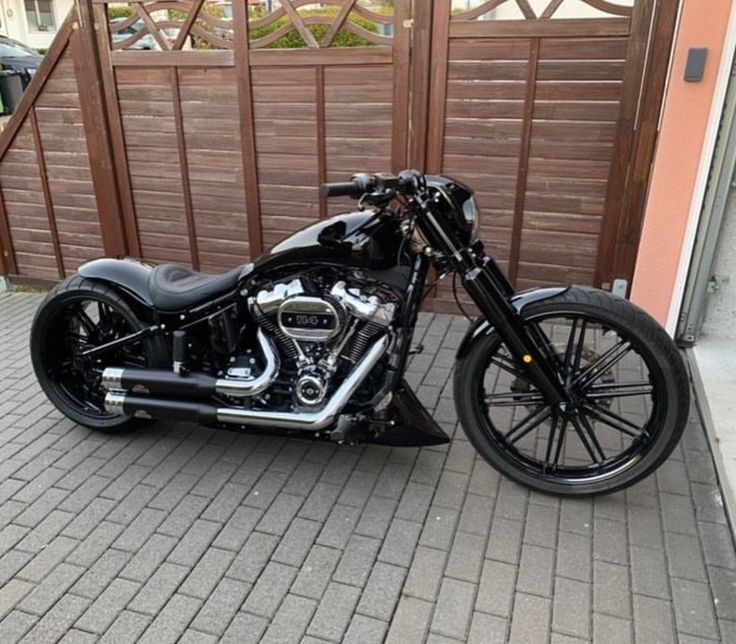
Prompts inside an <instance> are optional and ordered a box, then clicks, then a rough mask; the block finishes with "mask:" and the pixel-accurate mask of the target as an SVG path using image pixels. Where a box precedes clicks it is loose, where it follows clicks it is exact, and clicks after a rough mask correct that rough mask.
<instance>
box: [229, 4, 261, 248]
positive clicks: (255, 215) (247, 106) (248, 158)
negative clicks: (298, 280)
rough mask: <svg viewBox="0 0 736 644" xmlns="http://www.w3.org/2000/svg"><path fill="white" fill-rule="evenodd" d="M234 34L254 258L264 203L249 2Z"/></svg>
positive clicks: (237, 12) (239, 11)
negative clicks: (252, 69)
mask: <svg viewBox="0 0 736 644" xmlns="http://www.w3.org/2000/svg"><path fill="white" fill-rule="evenodd" d="M233 30H234V37H235V72H236V75H237V79H238V80H237V82H238V105H239V107H240V140H241V144H242V149H243V152H242V154H243V174H244V180H243V183H244V184H245V207H246V211H247V215H248V247H249V249H250V256H251V258H254V257H257V256H258V255H260V254H261V253H262V252H263V231H262V225H261V199H260V195H259V189H258V167H257V156H256V137H255V117H254V110H253V83H252V78H251V69H250V43H249V41H248V38H249V33H248V12H247V9H246V5H245V2H236V3H234V5H233Z"/></svg>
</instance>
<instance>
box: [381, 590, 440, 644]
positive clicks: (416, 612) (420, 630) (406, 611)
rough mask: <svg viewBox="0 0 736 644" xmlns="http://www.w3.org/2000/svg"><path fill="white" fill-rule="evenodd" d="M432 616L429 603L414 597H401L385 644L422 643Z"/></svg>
mask: <svg viewBox="0 0 736 644" xmlns="http://www.w3.org/2000/svg"><path fill="white" fill-rule="evenodd" d="M431 614H432V604H431V603H430V602H426V601H423V600H421V599H416V598H414V597H402V598H401V599H400V600H399V604H398V606H397V607H396V612H395V613H394V618H393V620H392V621H391V625H390V627H389V631H388V636H387V637H386V642H387V644H413V643H414V642H416V643H417V644H419V643H420V642H424V641H425V639H426V633H427V631H428V629H429V618H430V616H431Z"/></svg>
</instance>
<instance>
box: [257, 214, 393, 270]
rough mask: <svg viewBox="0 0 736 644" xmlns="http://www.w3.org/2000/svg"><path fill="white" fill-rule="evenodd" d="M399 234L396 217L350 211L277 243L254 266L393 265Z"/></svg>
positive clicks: (379, 266)
mask: <svg viewBox="0 0 736 644" xmlns="http://www.w3.org/2000/svg"><path fill="white" fill-rule="evenodd" d="M401 241H402V233H401V230H400V227H399V222H398V220H397V219H396V218H395V217H392V216H390V215H384V214H377V213H375V212H351V213H345V214H343V215H336V216H335V217H330V218H329V219H324V220H322V221H318V222H317V223H315V224H312V225H310V226H307V227H306V228H303V229H302V230H300V231H298V232H296V233H294V234H293V235H291V236H290V237H287V238H286V239H284V240H283V241H281V242H279V243H278V244H276V246H274V247H273V248H272V249H271V252H270V253H267V254H265V255H262V256H261V257H260V258H259V259H258V260H256V263H255V270H256V271H257V272H261V271H268V270H272V269H275V268H281V267H284V266H287V265H288V266H292V265H298V264H311V263H314V262H320V261H322V262H328V263H331V264H342V265H345V266H355V267H356V268H369V269H384V268H392V267H394V266H396V263H397V258H398V254H399V246H400V245H401Z"/></svg>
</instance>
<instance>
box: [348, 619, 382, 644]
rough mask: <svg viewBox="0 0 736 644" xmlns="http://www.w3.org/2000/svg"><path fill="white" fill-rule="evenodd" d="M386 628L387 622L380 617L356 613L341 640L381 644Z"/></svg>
mask: <svg viewBox="0 0 736 644" xmlns="http://www.w3.org/2000/svg"><path fill="white" fill-rule="evenodd" d="M387 628H388V624H387V623H386V622H384V621H381V620H380V619H374V618H372V617H366V616H365V615H359V614H357V613H356V614H355V615H353V619H352V621H351V622H350V626H349V627H348V630H347V632H346V633H345V637H344V638H343V640H342V641H343V643H344V644H381V643H382V642H383V641H384V638H385V635H386V629H387Z"/></svg>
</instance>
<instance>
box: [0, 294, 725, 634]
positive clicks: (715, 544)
mask: <svg viewBox="0 0 736 644" xmlns="http://www.w3.org/2000/svg"><path fill="white" fill-rule="evenodd" d="M38 302H39V296H38V295H29V294H9V295H4V296H0V619H1V620H2V621H0V642H2V643H3V644H7V643H9V642H14V641H16V640H18V639H19V638H23V640H24V641H28V642H44V643H46V642H54V641H56V640H59V639H63V641H64V642H92V641H95V640H97V639H98V638H101V641H103V642H114V643H115V644H119V643H121V642H126V641H134V640H137V639H140V641H143V642H153V643H156V644H162V643H165V642H173V641H175V640H177V639H178V638H181V640H180V641H182V642H213V641H216V640H217V639H218V638H222V640H223V641H226V642H237V643H238V644H241V643H243V642H249V641H257V640H258V639H260V638H262V640H263V641H267V642H289V641H299V640H301V641H303V642H322V641H331V642H335V641H340V640H344V641H350V642H360V643H361V644H367V643H369V642H378V641H382V640H383V639H384V638H386V639H387V640H388V641H390V642H399V643H401V644H404V643H408V642H414V641H422V640H425V639H427V640H429V641H432V642H437V643H439V642H453V641H461V640H464V639H468V640H469V641H471V642H483V643H488V642H501V641H504V640H505V639H507V638H511V639H512V640H513V641H518V642H525V641H529V642H531V641H540V642H544V641H550V640H551V641H552V642H556V643H559V644H562V643H563V642H566V643H567V642H578V641H589V640H591V639H594V640H595V642H596V643H600V644H603V643H605V642H615V643H616V644H621V643H625V642H628V641H633V640H634V639H635V640H636V641H638V642H646V643H647V644H651V643H655V642H668V641H675V640H676V639H677V638H678V637H679V639H680V641H682V642H693V643H694V642H706V641H716V640H719V639H722V641H728V642H736V586H734V584H736V555H735V554H734V547H733V541H732V538H731V534H730V532H729V528H728V526H727V523H726V519H725V517H724V514H723V510H722V507H721V504H720V496H719V493H718V489H717V486H716V481H715V473H714V469H713V463H712V460H711V456H710V453H709V452H708V448H707V445H706V443H705V441H704V437H703V431H702V428H701V427H700V425H699V424H698V423H697V421H695V420H693V422H692V423H691V424H690V426H689V427H688V429H687V433H686V436H685V440H684V441H683V443H682V445H681V446H680V447H678V449H677V451H676V452H675V454H674V456H673V457H672V458H671V459H670V461H669V462H668V463H667V464H666V465H665V466H664V467H662V468H661V469H660V471H659V472H658V473H657V475H656V476H654V477H650V478H649V479H648V480H646V481H644V482H642V483H641V484H639V485H637V486H635V487H634V488H632V489H630V490H629V491H627V492H626V493H620V494H616V495H613V496H609V497H602V498H598V499H596V500H595V501H592V500H574V501H567V500H566V501H560V500H558V499H556V498H553V497H547V496H542V495H539V494H535V493H532V494H530V493H529V492H528V491H527V490H525V489H523V488H521V487H518V486H517V485H514V484H513V483H510V482H509V481H507V480H504V479H502V478H500V477H499V476H498V475H497V474H496V473H495V472H494V471H493V470H491V469H490V468H489V467H488V466H487V465H486V464H485V462H483V461H481V460H480V459H479V458H478V457H476V455H475V453H474V452H473V450H472V449H471V448H470V446H469V444H468V443H467V442H466V441H465V439H464V437H463V435H462V433H456V434H455V438H454V440H453V442H452V444H451V445H450V446H449V447H448V446H445V447H442V448H431V449H421V450H416V449H389V448H384V447H375V446H374V447H365V448H363V447H358V448H344V449H343V448H339V449H338V448H336V447H335V446H332V445H329V444H324V443H317V444H312V443H309V442H302V441H296V440H282V439H272V438H258V437H250V436H244V435H239V434H236V433H230V432H216V431H211V430H206V429H202V428H196V427H192V426H189V425H184V424H166V423H158V424H155V425H151V426H150V427H148V428H146V429H145V430H143V431H139V432H138V433H134V434H127V435H118V436H114V435H113V436H106V435H102V434H95V433H92V432H90V431H88V430H86V429H84V428H81V427H78V426H75V425H74V424H73V423H71V422H69V421H67V420H65V419H64V418H62V417H61V416H60V415H59V414H58V413H57V412H56V411H55V410H54V409H52V407H51V406H50V404H49V403H48V402H47V401H46V399H45V398H44V396H43V395H42V394H41V393H40V391H39V389H38V386H37V385H36V383H35V379H34V376H33V373H32V371H31V366H30V363H29V359H28V352H27V346H26V344H27V334H28V326H29V323H30V320H31V316H32V314H33V311H34V309H35V307H36V306H37V304H38ZM422 325H423V326H422V328H421V329H420V330H419V333H421V334H426V335H425V338H424V344H425V346H426V347H427V350H428V351H435V353H433V354H431V355H423V356H417V357H416V358H415V359H414V362H413V364H412V369H411V374H410V378H411V381H412V383H413V384H414V385H415V386H417V387H418V391H419V394H420V396H421V398H422V399H423V400H424V401H425V403H427V404H428V405H429V406H430V407H431V408H433V409H435V414H436V417H437V418H438V420H439V421H441V422H442V424H443V425H444V426H445V427H446V428H447V429H448V430H450V431H453V430H454V429H455V414H454V411H453V408H452V403H451V398H450V391H449V389H448V388H447V386H446V383H447V380H448V376H449V373H450V367H451V365H452V359H453V353H454V349H455V347H456V346H457V344H458V342H459V340H460V338H461V337H462V332H463V329H464V322H463V320H462V319H461V318H454V317H451V316H435V317H431V316H425V317H423V318H422Z"/></svg>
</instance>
